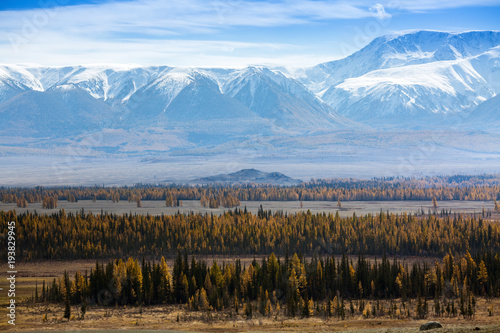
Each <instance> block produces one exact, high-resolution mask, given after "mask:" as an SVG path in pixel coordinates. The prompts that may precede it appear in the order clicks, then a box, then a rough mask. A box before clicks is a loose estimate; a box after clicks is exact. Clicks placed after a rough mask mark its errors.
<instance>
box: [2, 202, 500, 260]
mask: <svg viewBox="0 0 500 333" xmlns="http://www.w3.org/2000/svg"><path fill="white" fill-rule="evenodd" d="M8 221H16V228H17V239H16V243H17V244H16V245H17V257H18V258H19V260H39V259H80V258H113V257H117V256H120V257H121V256H148V257H156V258H159V257H160V256H162V255H169V254H170V255H171V254H173V253H176V252H177V251H186V252H188V253H190V254H231V255H233V254H263V255H267V254H269V253H271V252H274V253H277V254H280V255H283V254H285V253H286V252H287V251H289V252H297V253H299V252H300V253H303V254H305V255H313V254H315V253H317V254H342V253H349V254H357V253H363V254H367V255H368V254H371V255H381V254H383V253H387V254H389V255H417V256H442V255H445V254H446V253H448V251H452V253H466V252H467V251H470V252H471V253H477V252H480V251H484V250H487V249H490V250H495V251H498V250H500V224H498V223H497V222H492V221H489V220H485V219H483V217H482V216H481V215H479V214H477V215H463V214H451V213H449V212H443V213H442V214H441V215H425V216H420V215H416V214H406V213H403V214H393V213H391V214H387V213H384V212H380V213H379V214H375V215H372V214H368V215H365V216H357V215H356V214H355V213H354V214H353V215H352V216H348V217H340V216H339V214H338V212H336V213H335V214H333V213H329V214H326V213H318V214H312V213H311V212H310V211H307V212H298V213H295V214H286V213H283V212H280V211H278V212H274V213H272V212H271V211H266V210H264V209H262V208H261V209H260V210H259V211H258V213H257V214H252V213H250V212H248V211H246V209H243V210H242V209H238V208H236V209H234V210H230V211H227V212H225V213H224V214H221V215H214V214H206V213H205V214H203V213H189V214H181V213H176V214H174V215H160V216H153V215H149V214H147V215H134V214H123V215H117V214H112V213H103V212H101V213H100V214H94V213H91V212H85V211H83V210H82V211H81V212H80V213H76V214H74V213H66V212H65V211H64V210H60V211H59V212H57V213H53V214H50V215H45V214H37V213H36V212H35V213H33V212H25V213H20V214H17V213H16V212H15V211H9V212H4V211H0V230H6V228H7V222H8ZM5 251H6V249H5V248H0V256H5V255H6V253H5Z"/></svg>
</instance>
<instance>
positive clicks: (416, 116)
mask: <svg viewBox="0 0 500 333" xmlns="http://www.w3.org/2000/svg"><path fill="white" fill-rule="evenodd" d="M499 45H500V32H493V31H472V32H464V33H445V32H436V31H418V32H411V33H407V34H400V35H389V36H383V37H379V38H376V39H374V40H373V41H372V42H371V43H369V44H368V45H367V46H366V47H364V48H363V49H361V50H360V51H358V52H356V53H354V54H352V55H351V56H349V57H347V58H344V59H341V60H337V61H332V62H329V63H324V64H320V65H318V66H315V67H312V68H309V69H306V70H305V71H302V73H303V74H302V75H301V76H299V77H297V79H298V80H299V81H300V82H302V83H303V84H304V85H306V86H307V87H308V88H309V89H310V90H311V91H313V92H315V93H316V95H317V96H318V97H320V98H321V99H322V100H323V101H325V102H326V103H327V104H329V105H330V106H332V107H333V108H334V109H335V110H337V111H338V112H339V113H341V114H342V115H345V116H347V117H348V118H351V119H353V120H357V121H361V122H366V123H371V124H377V123H378V124H389V125H401V124H402V123H401V122H403V123H405V125H407V124H408V122H413V123H414V122H418V121H419V120H421V121H424V122H425V121H427V122H428V121H432V120H433V117H434V116H442V115H445V114H453V113H460V112H463V111H464V110H467V109H469V108H472V107H474V106H477V105H479V104H481V103H482V102H484V101H486V100H488V99H489V98H492V97H493V96H495V95H496V94H497V93H499V92H500V84H499V82H500V75H499V73H500V71H499V69H500V58H499ZM429 117H430V118H429Z"/></svg>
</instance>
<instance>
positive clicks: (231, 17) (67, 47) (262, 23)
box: [0, 0, 500, 67]
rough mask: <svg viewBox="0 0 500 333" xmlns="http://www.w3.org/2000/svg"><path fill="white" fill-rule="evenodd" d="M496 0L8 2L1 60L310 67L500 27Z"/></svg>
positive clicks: (1, 20)
mask: <svg viewBox="0 0 500 333" xmlns="http://www.w3.org/2000/svg"><path fill="white" fill-rule="evenodd" d="M499 18H500V0H441V1H431V0H421V1H414V0H387V1H385V0H379V1H366V0H352V1H346V0H343V1H338V0H332V1H327V0H271V1H262V0H258V1H254V0H128V1H123V0H113V1H110V0H77V1H70V0H29V1H22V0H2V1H0V63H1V64H29V65H42V66H66V65H84V64H133V65H168V66H194V67H243V66H247V65H274V66H277V65H278V66H287V67H304V66H314V65H316V64H318V63H322V62H326V61H332V60H336V59H340V58H343V57H346V56H348V55H349V54H352V53H353V52H355V51H357V50H359V49H361V48H362V47H364V46H365V45H366V44H367V43H369V42H370V41H371V40H373V39H374V38H376V37H378V36H381V35H385V34H392V33H400V32H404V31H409V30H423V29H427V30H440V31H467V30H500V20H499Z"/></svg>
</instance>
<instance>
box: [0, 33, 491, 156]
mask: <svg viewBox="0 0 500 333" xmlns="http://www.w3.org/2000/svg"><path fill="white" fill-rule="evenodd" d="M499 92H500V32H497V31H470V32H462V33H448V32H437V31H415V32H409V33H404V34H398V35H388V36H383V37H379V38H375V39H374V40H373V41H372V42H371V43H369V44H368V45H366V46H365V47H364V48H362V49H361V50H359V51H357V52H355V53H354V54H352V55H350V56H349V57H347V58H344V59H341V60H336V61H332V62H327V63H323V64H319V65H317V66H314V67H310V68H296V69H293V70H291V69H286V68H282V67H276V68H271V67H265V66H251V67H247V68H242V69H220V68H205V69H203V68H173V67H168V66H149V67H137V66H124V65H110V66H97V65H96V66H69V67H29V66H20V65H3V66H0V123H1V124H2V126H1V127H0V156H1V155H9V156H10V155H13V154H14V155H15V154H42V155H51V154H60V155H65V154H68V151H69V152H70V153H71V152H74V151H75V149H77V148H75V147H81V146H84V147H85V149H81V148H78V149H79V150H78V154H80V155H84V156H94V157H95V156H100V157H105V156H109V155H110V154H112V155H113V156H116V155H120V156H131V155H133V156H137V155H139V156H150V155H154V154H167V155H169V156H208V155H214V154H216V155H224V154H229V153H231V152H232V153H234V152H235V151H236V152H237V153H238V154H239V156H254V155H255V156H256V155H259V156H260V157H261V158H263V159H264V158H265V159H269V158H278V157H283V156H289V155H290V154H292V153H291V152H293V151H297V150H300V151H301V153H300V155H297V156H296V157H298V158H301V159H304V160H307V161H312V162H314V161H315V160H316V159H318V158H319V159H325V158H336V159H337V160H339V161H341V160H343V159H345V156H353V154H354V153H353V151H354V150H356V151H366V153H367V154H372V153H373V152H375V151H377V149H381V151H383V152H384V153H385V152H387V151H388V150H398V151H400V152H402V151H405V150H406V149H407V148H408V147H410V146H411V145H412V143H411V142H412V139H411V138H412V137H415V138H416V139H415V140H420V138H424V139H425V138H426V137H429V135H428V133H425V132H423V131H428V130H438V131H452V132H453V133H454V134H453V135H452V137H453V139H446V137H444V136H440V138H439V143H437V144H436V145H437V146H439V147H452V148H450V149H462V148H464V145H463V144H462V143H460V144H458V141H457V140H456V137H459V138H460V139H461V138H465V137H467V136H471V135H472V136H475V139H474V140H472V139H471V140H465V142H466V143H467V144H469V143H470V144H471V145H472V146H471V148H467V151H475V150H478V149H479V147H481V152H484V151H486V152H487V153H491V152H492V151H494V152H496V151H497V150H495V149H496V148H493V147H494V145H493V140H490V141H487V142H485V141H484V137H488V136H482V135H483V134H480V137H478V136H477V135H478V134H477V133H484V132H487V133H492V134H495V135H496V134H498V128H499V126H500V110H499V107H500V106H499V99H498V93H499ZM409 131H410V132H411V133H410V132H409ZM456 131H463V132H464V133H466V134H463V135H462V134H456ZM417 132H418V133H417ZM415 133H417V134H415ZM12 138H15V139H12ZM417 138H419V139H417ZM415 140H414V141H415ZM447 140H448V141H447ZM495 140H496V139H495ZM495 142H496V141H495ZM486 146H488V147H486ZM495 147H496V146H495ZM82 150H83V152H82ZM448 153H449V154H450V155H451V154H453V152H452V151H451V150H450V151H449V152H448ZM294 154H295V153H294ZM363 154H364V153H363ZM335 156H337V157H335ZM368 160H370V158H368Z"/></svg>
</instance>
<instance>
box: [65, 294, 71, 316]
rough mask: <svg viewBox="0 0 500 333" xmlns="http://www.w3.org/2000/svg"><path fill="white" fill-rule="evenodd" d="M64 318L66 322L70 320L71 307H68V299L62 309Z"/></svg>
mask: <svg viewBox="0 0 500 333" xmlns="http://www.w3.org/2000/svg"><path fill="white" fill-rule="evenodd" d="M64 318H66V319H67V320H68V321H69V320H70V318H71V307H70V306H69V300H68V299H66V307H65V308H64Z"/></svg>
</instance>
